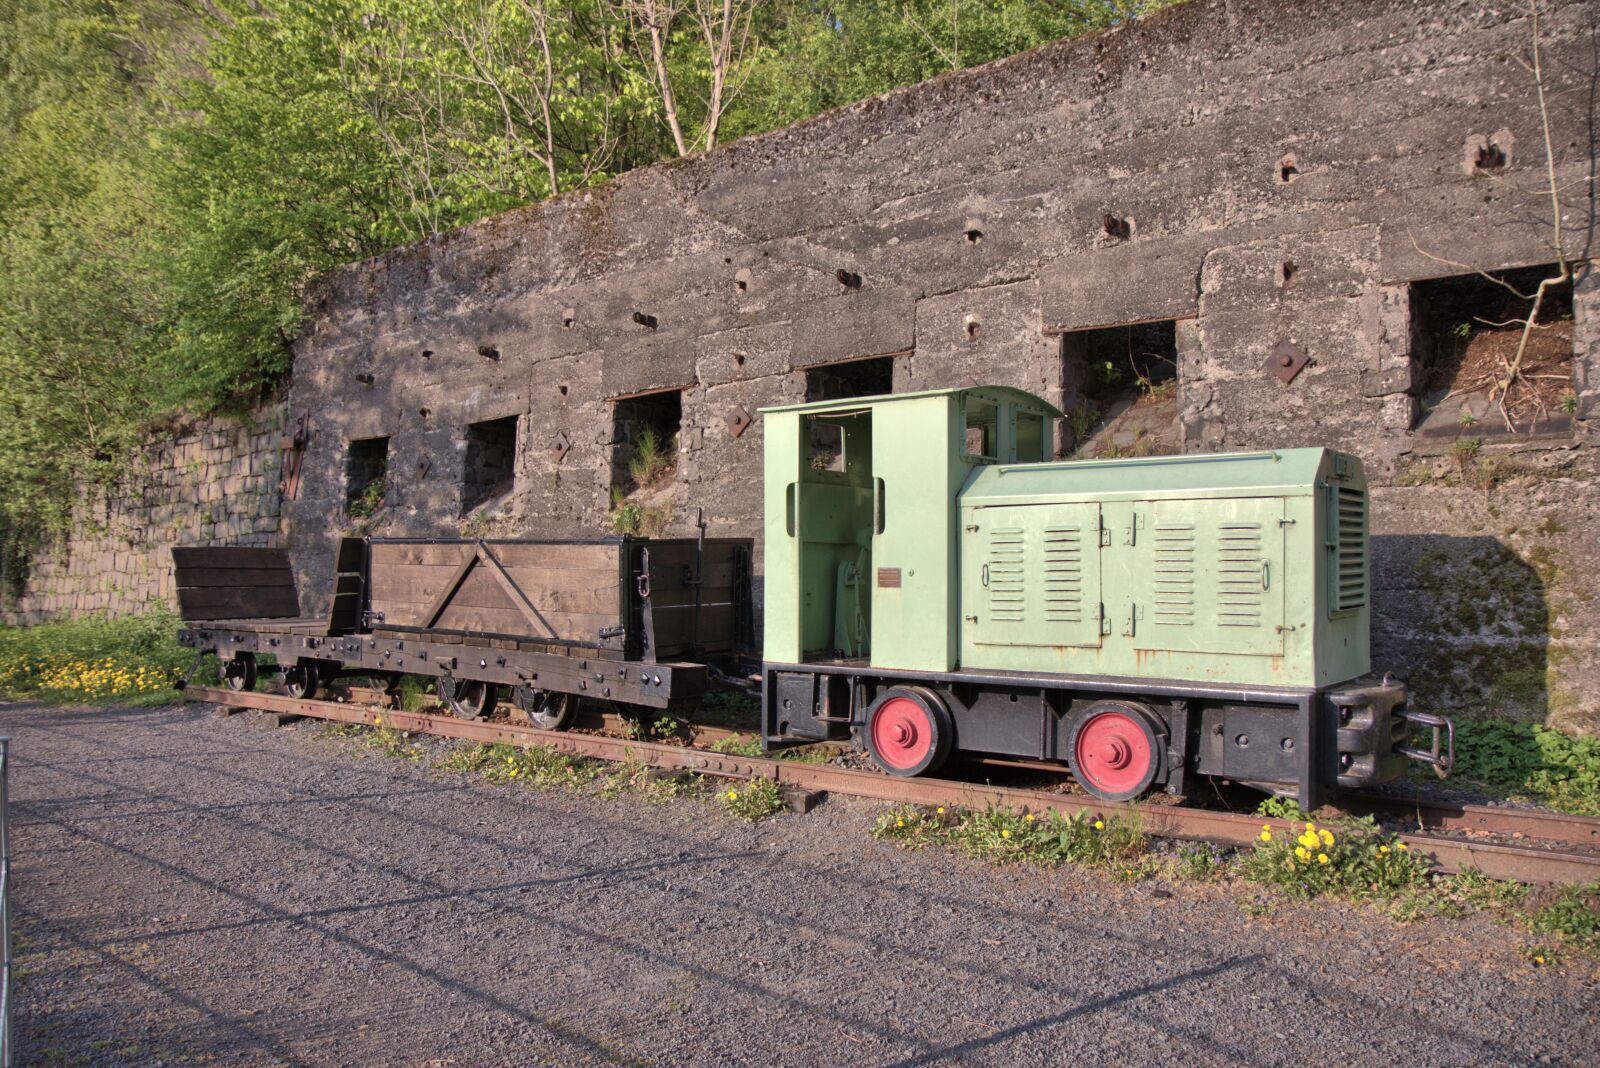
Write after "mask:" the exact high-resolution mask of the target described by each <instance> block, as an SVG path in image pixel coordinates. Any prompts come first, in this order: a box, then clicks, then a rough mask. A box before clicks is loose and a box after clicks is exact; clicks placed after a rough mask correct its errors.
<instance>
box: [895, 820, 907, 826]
mask: <svg viewBox="0 0 1600 1068" xmlns="http://www.w3.org/2000/svg"><path fill="white" fill-rule="evenodd" d="M894 825H895V826H896V827H904V826H905V825H906V821H905V820H895V821H894Z"/></svg>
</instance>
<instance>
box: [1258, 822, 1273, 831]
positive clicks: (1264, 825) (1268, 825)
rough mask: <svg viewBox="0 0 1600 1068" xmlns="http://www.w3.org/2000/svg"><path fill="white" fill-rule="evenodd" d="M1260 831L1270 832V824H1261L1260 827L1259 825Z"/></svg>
mask: <svg viewBox="0 0 1600 1068" xmlns="http://www.w3.org/2000/svg"><path fill="white" fill-rule="evenodd" d="M1261 829H1262V830H1263V831H1270V830H1272V824H1270V823H1263V824H1262V825H1261Z"/></svg>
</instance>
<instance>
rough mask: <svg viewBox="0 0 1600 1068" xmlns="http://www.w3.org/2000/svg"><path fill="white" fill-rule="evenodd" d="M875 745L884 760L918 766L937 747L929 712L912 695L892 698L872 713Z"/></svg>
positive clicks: (895, 764)
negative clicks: (934, 744)
mask: <svg viewBox="0 0 1600 1068" xmlns="http://www.w3.org/2000/svg"><path fill="white" fill-rule="evenodd" d="M871 729H872V746H873V748H874V749H875V750H877V753H878V756H879V757H881V758H882V760H883V761H884V763H886V764H888V765H890V766H891V767H895V768H902V769H904V768H914V767H916V766H917V765H918V764H920V763H922V760H923V758H924V757H926V756H927V755H928V751H929V750H930V749H932V748H933V724H932V723H930V722H929V721H928V713H927V712H926V711H925V710H924V709H923V707H922V706H921V705H919V704H917V702H915V701H913V700H911V698H909V697H891V698H889V700H887V701H885V702H884V703H883V704H881V705H879V706H878V708H877V711H875V712H873V713H872V728H871Z"/></svg>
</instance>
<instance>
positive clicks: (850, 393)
mask: <svg viewBox="0 0 1600 1068" xmlns="http://www.w3.org/2000/svg"><path fill="white" fill-rule="evenodd" d="M893 392H894V357H893V356H872V357H869V358H867V359H864V360H846V361H844V362H843V363H829V364H823V365H822V366H820V367H807V368H806V401H807V402H808V403H809V402H811V401H823V400H844V399H846V398H849V397H878V396H882V395H883V394H885V393H893Z"/></svg>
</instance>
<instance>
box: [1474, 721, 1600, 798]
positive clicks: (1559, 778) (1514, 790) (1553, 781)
mask: <svg viewBox="0 0 1600 1068" xmlns="http://www.w3.org/2000/svg"><path fill="white" fill-rule="evenodd" d="M1455 778H1457V779H1459V780H1462V781H1464V782H1466V783H1468V784H1472V785H1477V786H1482V787H1485V788H1487V789H1489V790H1491V791H1493V792H1495V793H1497V794H1502V795H1505V796H1508V797H1513V798H1517V799H1525V800H1529V801H1533V802H1536V803H1538V804H1543V805H1547V806H1549V807H1550V808H1554V809H1559V810H1560V811H1562V812H1573V813H1576V814H1578V815H1582V816H1600V738H1583V737H1576V736H1573V735H1570V734H1564V733H1562V732H1561V731H1558V730H1555V729H1554V728H1552V727H1545V726H1542V725H1540V724H1537V723H1508V722H1505V721H1501V720H1477V721H1473V720H1465V721H1461V722H1458V723H1457V724H1456V770H1455Z"/></svg>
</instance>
